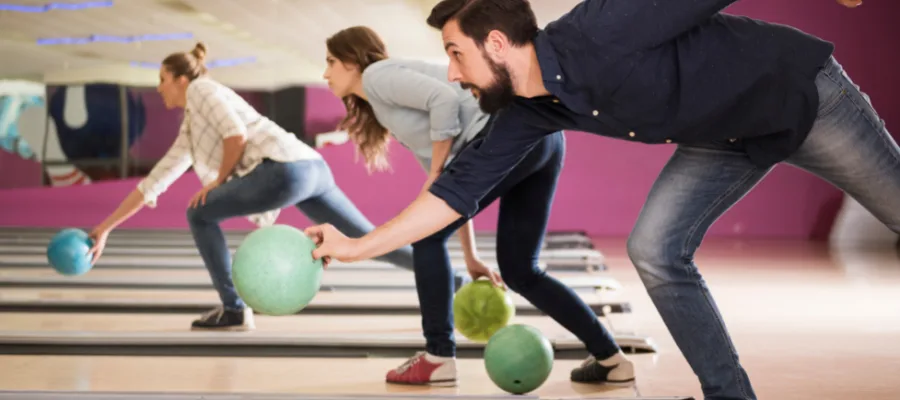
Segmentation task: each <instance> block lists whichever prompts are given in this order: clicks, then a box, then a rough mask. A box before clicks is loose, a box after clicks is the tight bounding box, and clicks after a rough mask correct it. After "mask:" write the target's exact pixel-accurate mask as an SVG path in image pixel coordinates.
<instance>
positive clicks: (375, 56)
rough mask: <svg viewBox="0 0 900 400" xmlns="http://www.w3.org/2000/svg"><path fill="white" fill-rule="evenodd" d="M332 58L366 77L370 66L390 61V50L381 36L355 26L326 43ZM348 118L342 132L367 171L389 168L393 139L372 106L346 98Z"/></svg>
mask: <svg viewBox="0 0 900 400" xmlns="http://www.w3.org/2000/svg"><path fill="white" fill-rule="evenodd" d="M325 46H326V47H327V48H328V52H329V53H331V55H332V56H334V57H335V58H337V59H338V60H341V62H342V63H344V64H350V65H356V66H358V67H359V72H360V73H362V72H363V71H364V70H365V69H366V68H367V67H368V66H369V65H371V64H373V63H375V62H377V61H381V60H384V59H386V58H387V48H386V47H385V45H384V42H382V41H381V38H380V37H378V34H377V33H375V31H373V30H372V29H370V28H368V27H365V26H354V27H350V28H347V29H344V30H341V31H339V32H338V33H335V34H334V35H332V36H331V37H329V38H328V39H327V40H326V41H325ZM341 100H343V102H344V107H346V108H347V115H346V116H345V117H344V119H343V120H342V121H341V123H340V125H339V126H338V129H345V130H347V134H348V136H349V137H350V140H352V141H353V143H356V147H357V150H358V152H359V153H362V156H363V158H364V159H365V161H366V169H368V170H369V172H371V171H372V170H373V169H375V170H384V169H387V168H388V167H389V164H388V160H387V152H388V144H389V143H390V135H389V134H388V130H387V128H385V127H384V126H383V125H381V123H379V122H378V119H376V118H375V111H373V110H372V106H371V105H370V104H369V102H367V101H365V100H363V99H362V98H360V97H359V96H357V95H355V94H349V95H347V96H344V98H342V99H341Z"/></svg>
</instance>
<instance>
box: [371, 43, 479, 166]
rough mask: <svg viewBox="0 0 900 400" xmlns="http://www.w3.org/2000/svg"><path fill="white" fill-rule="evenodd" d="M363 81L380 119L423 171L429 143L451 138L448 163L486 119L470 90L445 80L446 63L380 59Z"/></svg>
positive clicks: (429, 161)
mask: <svg viewBox="0 0 900 400" xmlns="http://www.w3.org/2000/svg"><path fill="white" fill-rule="evenodd" d="M362 83H363V90H364V91H365V93H366V97H367V98H368V101H369V104H371V105H372V109H373V110H374V111H375V117H376V118H377V119H378V122H380V123H381V125H383V126H384V127H385V128H387V129H388V130H389V131H390V132H391V135H392V136H393V137H394V138H395V139H396V140H397V141H398V142H400V143H401V144H402V145H403V146H405V147H406V148H408V149H409V150H410V151H412V152H413V154H414V155H415V156H416V159H418V160H419V163H420V164H421V165H422V167H423V168H425V170H426V171H427V170H429V169H430V166H431V144H432V142H436V141H442V140H447V139H453V146H452V147H451V150H450V156H449V157H448V158H447V161H448V162H449V161H450V160H452V159H453V157H454V156H455V155H456V154H457V153H458V152H459V150H460V149H461V148H462V147H463V146H464V145H465V144H466V143H467V142H468V141H470V140H471V139H472V138H473V137H474V136H475V135H476V134H478V132H480V131H481V129H482V128H484V126H485V124H486V123H487V121H488V118H489V115H488V114H485V113H484V112H482V111H481V109H479V108H478V100H477V99H476V98H475V97H474V96H473V95H472V93H471V92H470V91H468V90H465V89H463V88H462V87H460V85H459V84H458V83H453V82H450V81H448V80H447V65H446V64H433V63H427V62H424V61H416V60H403V59H387V60H382V61H378V62H376V63H374V64H371V65H369V66H368V67H367V68H366V69H365V71H363V74H362ZM445 165H446V164H445Z"/></svg>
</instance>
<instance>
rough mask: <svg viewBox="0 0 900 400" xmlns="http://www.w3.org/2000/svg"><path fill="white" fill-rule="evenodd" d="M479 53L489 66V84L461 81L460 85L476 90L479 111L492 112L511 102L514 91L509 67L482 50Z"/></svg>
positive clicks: (513, 97) (514, 94) (514, 95)
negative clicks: (495, 60)
mask: <svg viewBox="0 0 900 400" xmlns="http://www.w3.org/2000/svg"><path fill="white" fill-rule="evenodd" d="M481 54H482V56H483V57H484V60H485V61H486V62H487V63H488V66H490V68H491V75H493V79H492V81H491V84H490V85H489V86H487V87H478V86H475V85H473V84H471V83H461V86H462V87H463V89H475V90H477V91H478V95H477V96H476V97H477V98H478V106H479V107H480V108H481V111H484V112H486V113H488V114H493V113H495V112H497V111H500V109H501V108H504V107H506V106H508V105H509V104H510V103H512V102H513V100H514V99H515V97H516V93H515V91H513V85H512V77H511V76H510V74H509V69H508V68H506V66H504V65H500V64H497V63H495V62H494V61H493V60H491V59H490V58H489V57H488V56H487V54H485V53H484V52H482V53H481Z"/></svg>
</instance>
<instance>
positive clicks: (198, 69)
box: [162, 42, 206, 81]
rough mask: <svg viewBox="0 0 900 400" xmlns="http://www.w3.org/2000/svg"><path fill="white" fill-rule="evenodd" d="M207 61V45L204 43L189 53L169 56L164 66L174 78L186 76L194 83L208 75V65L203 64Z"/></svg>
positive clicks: (199, 43)
mask: <svg viewBox="0 0 900 400" xmlns="http://www.w3.org/2000/svg"><path fill="white" fill-rule="evenodd" d="M205 59H206V45H205V44H203V43H202V42H197V45H195V46H194V49H193V50H191V51H189V52H184V51H182V52H178V53H172V54H169V56H168V57H166V58H165V59H164V60H163V62H162V64H163V65H165V66H166V69H168V70H169V72H171V73H172V77H173V78H178V77H179V76H184V77H186V78H187V79H188V80H189V81H193V80H194V79H197V78H198V77H200V76H202V75H203V74H206V65H205V64H203V61H204V60H205Z"/></svg>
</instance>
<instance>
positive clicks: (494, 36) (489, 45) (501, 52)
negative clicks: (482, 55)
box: [484, 29, 509, 61]
mask: <svg viewBox="0 0 900 400" xmlns="http://www.w3.org/2000/svg"><path fill="white" fill-rule="evenodd" d="M484 49H485V51H487V53H488V55H490V56H491V58H495V60H494V61H497V58H504V56H505V55H506V52H507V51H508V50H509V39H508V38H507V37H506V35H505V34H504V33H503V32H500V31H498V30H496V29H495V30H492V31H490V32H488V35H487V38H485V40H484Z"/></svg>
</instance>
